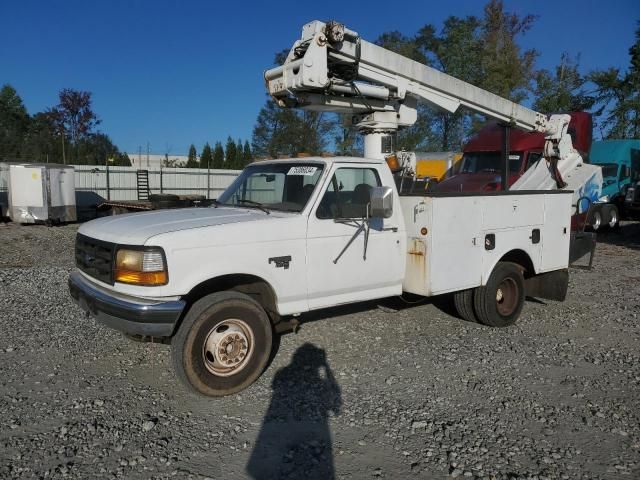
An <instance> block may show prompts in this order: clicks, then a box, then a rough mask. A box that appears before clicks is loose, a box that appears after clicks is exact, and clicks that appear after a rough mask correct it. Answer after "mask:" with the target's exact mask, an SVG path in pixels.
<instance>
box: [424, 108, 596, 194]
mask: <svg viewBox="0 0 640 480" xmlns="http://www.w3.org/2000/svg"><path fill="white" fill-rule="evenodd" d="M570 116H571V121H570V123H569V129H568V133H569V134H570V135H571V138H572V140H573V145H574V147H575V148H576V149H577V150H578V151H579V152H580V153H581V155H582V156H583V157H585V154H586V152H588V151H589V148H590V146H591V130H592V120H591V115H590V114H588V113H586V112H574V113H571V114H570ZM502 135H503V128H502V127H501V126H500V125H499V124H497V123H495V122H491V123H489V124H487V125H486V126H485V127H483V128H482V129H481V130H480V131H479V132H478V133H477V134H476V135H474V136H473V137H472V138H471V139H470V140H469V141H468V142H467V144H466V145H465V146H464V149H463V157H462V160H461V166H460V168H459V171H458V174H457V175H454V176H453V177H451V178H448V179H446V180H444V181H443V182H441V183H440V184H439V185H438V187H437V190H438V191H441V192H483V191H484V192H491V191H497V190H501V189H502V187H501V176H500V172H501V164H502V153H501V152H502V145H503V138H502ZM544 142H545V138H544V134H542V133H540V132H525V131H522V130H518V129H511V132H510V134H509V180H508V183H509V186H511V185H513V184H514V183H515V182H516V181H517V180H518V179H519V178H520V177H521V176H522V175H524V173H525V172H526V171H527V170H528V169H529V168H531V167H532V166H533V165H535V164H536V162H537V161H538V160H540V158H541V157H542V152H543V149H544Z"/></svg>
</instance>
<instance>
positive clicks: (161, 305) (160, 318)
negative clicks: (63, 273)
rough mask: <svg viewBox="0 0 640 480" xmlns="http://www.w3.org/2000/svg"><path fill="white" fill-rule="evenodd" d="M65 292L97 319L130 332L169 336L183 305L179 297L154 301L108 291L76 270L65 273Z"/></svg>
mask: <svg viewBox="0 0 640 480" xmlns="http://www.w3.org/2000/svg"><path fill="white" fill-rule="evenodd" d="M69 293H71V297H72V298H73V300H74V301H75V303H77V304H78V305H79V306H80V308H82V309H83V310H84V311H85V312H87V313H88V314H90V315H91V316H93V317H95V318H96V320H97V321H98V322H100V323H102V324H104V325H106V326H107V327H110V328H113V329H115V330H119V331H121V332H124V333H128V334H130V335H145V336H150V337H170V336H171V335H173V332H174V330H175V327H176V324H177V322H178V320H179V319H180V315H182V311H183V310H184V308H185V305H186V303H185V302H184V301H182V300H172V301H167V302H157V303H155V302H153V301H147V300H143V299H139V300H138V299H133V298H127V299H124V298H119V297H116V296H113V295H109V294H108V293H106V292H104V291H103V290H102V289H100V288H99V287H97V286H96V285H94V284H92V283H91V282H90V281H89V280H87V279H86V278H85V277H84V276H82V275H81V274H80V273H78V272H73V273H72V274H71V275H70V276H69Z"/></svg>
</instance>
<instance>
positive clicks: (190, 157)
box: [163, 136, 253, 170]
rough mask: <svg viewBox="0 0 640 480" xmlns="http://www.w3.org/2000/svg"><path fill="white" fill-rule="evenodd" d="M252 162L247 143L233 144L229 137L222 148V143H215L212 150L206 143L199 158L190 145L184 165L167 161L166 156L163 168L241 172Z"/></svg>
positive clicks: (194, 148) (238, 142)
mask: <svg viewBox="0 0 640 480" xmlns="http://www.w3.org/2000/svg"><path fill="white" fill-rule="evenodd" d="M252 161H253V154H252V153H251V145H249V141H247V140H245V141H244V143H243V142H242V140H241V139H238V140H237V141H236V142H234V140H233V138H231V137H230V136H229V137H227V143H226V144H225V146H224V148H223V147H222V142H216V143H215V145H214V146H213V148H211V145H209V142H206V143H205V144H204V147H202V152H201V153H200V156H198V152H197V151H196V147H195V145H193V144H191V145H190V146H189V153H188V154H187V161H186V162H184V164H183V163H181V162H176V161H175V160H174V161H172V160H169V158H168V156H166V158H165V160H164V161H163V166H165V167H186V168H214V169H216V168H217V169H231V170H242V169H243V168H244V167H245V166H246V165H248V164H249V163H251V162H252Z"/></svg>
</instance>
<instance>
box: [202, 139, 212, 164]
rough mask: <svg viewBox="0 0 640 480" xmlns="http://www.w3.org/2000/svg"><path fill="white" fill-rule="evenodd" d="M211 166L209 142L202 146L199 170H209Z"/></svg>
mask: <svg viewBox="0 0 640 480" xmlns="http://www.w3.org/2000/svg"><path fill="white" fill-rule="evenodd" d="M212 166H213V154H212V152H211V146H210V145H209V142H207V143H205V144H204V147H203V148H202V153H201V154H200V168H211V167H212Z"/></svg>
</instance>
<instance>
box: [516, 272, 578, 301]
mask: <svg viewBox="0 0 640 480" xmlns="http://www.w3.org/2000/svg"><path fill="white" fill-rule="evenodd" d="M568 289H569V271H568V270H556V271H555V272H548V273H541V274H539V275H535V276H533V277H529V278H527V279H525V281H524V292H525V295H526V296H527V297H536V298H544V299H545V300H558V301H560V302H562V301H563V300H564V299H565V298H566V297H567V290H568Z"/></svg>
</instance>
